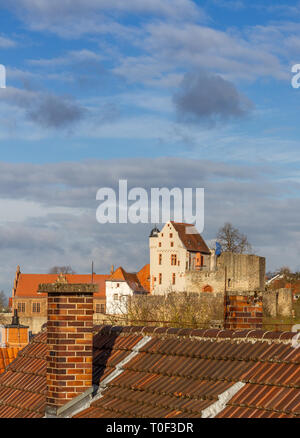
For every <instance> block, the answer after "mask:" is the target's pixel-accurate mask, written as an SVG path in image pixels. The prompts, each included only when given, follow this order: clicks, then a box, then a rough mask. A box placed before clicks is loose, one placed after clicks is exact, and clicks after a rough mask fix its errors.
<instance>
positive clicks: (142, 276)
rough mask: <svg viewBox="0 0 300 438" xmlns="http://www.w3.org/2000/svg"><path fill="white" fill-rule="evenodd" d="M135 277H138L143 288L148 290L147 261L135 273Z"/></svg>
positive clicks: (148, 267)
mask: <svg viewBox="0 0 300 438" xmlns="http://www.w3.org/2000/svg"><path fill="white" fill-rule="evenodd" d="M137 278H138V279H139V281H140V283H141V285H142V286H143V288H144V289H145V290H146V291H148V292H150V264H149V263H148V264H147V265H145V266H144V267H143V268H142V269H140V270H139V272H138V273H137Z"/></svg>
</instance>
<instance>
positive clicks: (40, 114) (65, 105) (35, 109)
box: [1, 87, 87, 128]
mask: <svg viewBox="0 0 300 438" xmlns="http://www.w3.org/2000/svg"><path fill="white" fill-rule="evenodd" d="M1 96H2V98H3V100H4V102H6V103H8V104H10V105H13V106H16V107H19V108H21V109H23V110H24V111H25V116H26V118H27V119H29V120H30V121H32V122H34V123H36V124H37V125H39V126H41V127H44V128H65V127H68V126H70V125H72V124H74V123H75V122H79V121H80V120H81V119H83V118H84V116H85V114H86V112H87V110H86V109H84V108H83V107H82V106H81V105H80V104H78V103H77V102H76V101H74V100H73V99H71V98H69V97H61V96H55V95H53V94H47V93H42V92H38V91H31V90H22V89H17V88H12V87H8V88H6V89H4V90H3V93H2V94H1Z"/></svg>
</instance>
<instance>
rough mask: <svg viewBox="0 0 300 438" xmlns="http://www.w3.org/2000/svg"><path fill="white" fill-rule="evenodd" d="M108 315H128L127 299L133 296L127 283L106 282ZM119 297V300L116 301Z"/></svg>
mask: <svg viewBox="0 0 300 438" xmlns="http://www.w3.org/2000/svg"><path fill="white" fill-rule="evenodd" d="M105 287H106V313H107V314H109V315H126V313H127V297H128V296H132V295H133V291H132V289H130V287H129V286H128V284H127V283H126V281H106V282H105ZM114 295H118V299H117V300H115V299H114Z"/></svg>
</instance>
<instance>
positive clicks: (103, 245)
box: [0, 157, 300, 288]
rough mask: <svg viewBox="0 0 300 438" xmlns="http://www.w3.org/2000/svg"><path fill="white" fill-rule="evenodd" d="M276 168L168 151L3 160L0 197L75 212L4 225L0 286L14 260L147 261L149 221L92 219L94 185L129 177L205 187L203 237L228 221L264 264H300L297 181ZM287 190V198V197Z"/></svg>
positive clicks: (106, 264)
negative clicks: (51, 159)
mask: <svg viewBox="0 0 300 438" xmlns="http://www.w3.org/2000/svg"><path fill="white" fill-rule="evenodd" d="M278 172H279V170H278V169H277V168H276V167H273V166H272V167H270V165H269V167H267V166H257V165H255V166H246V165H233V164H225V163H217V162H211V161H201V160H190V159H177V158H172V157H166V158H158V159H147V160H145V159H142V158H141V159H124V160H121V159H118V160H99V161H86V162H76V163H75V162H65V163H52V164H43V165H41V164H32V163H19V164H13V163H3V162H2V163H0V199H3V198H6V199H7V198H8V199H15V200H18V199H20V200H23V199H26V200H31V201H34V202H36V203H38V204H40V205H43V206H44V207H45V208H48V207H49V206H52V207H53V208H54V207H61V206H65V207H66V206H69V207H72V208H73V209H74V210H70V213H66V212H60V211H59V210H57V211H56V212H53V213H51V214H45V215H43V216H40V217H32V218H31V217H29V218H28V215H27V219H24V220H20V217H19V222H6V223H2V225H1V226H0V242H1V251H0V288H1V287H4V285H5V284H8V283H9V281H12V280H13V270H15V267H16V265H17V264H20V265H21V268H22V270H23V272H47V270H48V269H49V268H50V267H51V266H54V265H59V264H62V265H63V264H70V265H71V266H72V267H73V269H75V270H76V271H77V272H82V273H88V272H90V267H91V261H92V260H93V261H94V263H95V269H96V272H98V273H100V272H103V273H105V272H108V271H109V268H110V265H111V264H114V265H115V266H117V265H123V266H124V268H126V269H129V270H136V269H138V268H139V267H141V266H142V265H143V264H144V263H146V262H147V261H148V257H149V253H148V251H149V249H148V235H149V231H150V229H151V224H138V225H131V224H116V225H115V224H106V225H100V224H99V223H97V221H96V208H97V207H98V204H99V202H98V201H97V200H96V192H97V190H98V189H99V188H100V187H112V188H115V189H117V186H118V181H119V179H121V178H125V179H127V180H128V186H129V188H130V187H144V188H146V189H147V190H149V189H150V188H151V187H163V186H166V187H169V188H172V187H181V188H183V187H204V188H205V228H204V233H203V235H204V237H205V238H206V239H207V240H209V239H213V238H215V235H216V231H217V230H218V228H219V227H220V226H222V225H223V223H224V222H225V221H230V222H232V223H233V224H234V225H235V226H236V227H238V228H239V229H240V230H241V231H242V232H243V233H245V234H247V235H248V237H249V240H250V242H251V243H252V245H253V247H254V248H255V252H257V253H259V254H260V255H264V256H266V257H267V263H268V269H269V268H271V269H273V268H276V267H278V266H279V265H280V264H283V263H284V264H288V265H290V266H291V267H292V268H297V267H298V268H299V262H298V260H299V256H300V247H299V244H298V243H297V242H299V231H298V229H299V227H298V218H299V213H300V198H299V196H298V193H299V184H298V185H297V184H296V183H295V182H294V183H292V182H290V181H278V180H277V178H278V174H279V173H278ZM297 187H298V190H297ZM286 193H290V198H284V196H283V194H286ZM4 205H5V204H4ZM45 211H46V210H45ZM53 211H54V210H53ZM20 214H21V212H20ZM18 216H20V215H18ZM282 224H284V226H282ZM285 248H288V250H285ZM9 276H10V277H9ZM5 282H6V283H5ZM2 284H3V286H2Z"/></svg>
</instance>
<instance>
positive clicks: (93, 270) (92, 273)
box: [92, 262, 94, 284]
mask: <svg viewBox="0 0 300 438" xmlns="http://www.w3.org/2000/svg"><path fill="white" fill-rule="evenodd" d="M93 283H94V262H92V284H93Z"/></svg>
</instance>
